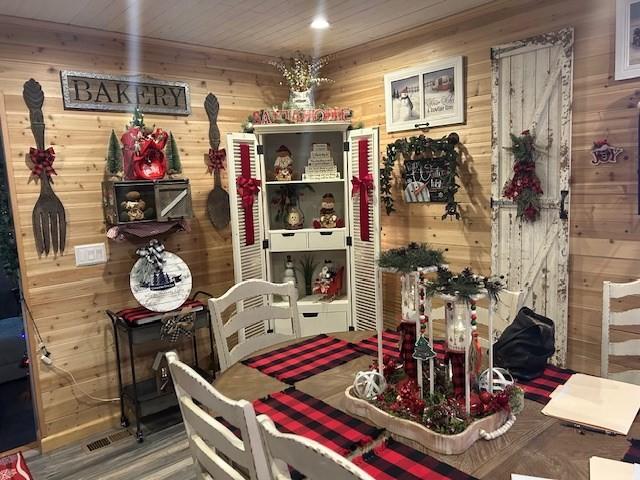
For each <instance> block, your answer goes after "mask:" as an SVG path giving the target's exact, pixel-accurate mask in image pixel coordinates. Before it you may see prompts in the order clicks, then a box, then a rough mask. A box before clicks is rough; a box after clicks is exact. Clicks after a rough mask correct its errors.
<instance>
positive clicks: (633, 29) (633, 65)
mask: <svg viewBox="0 0 640 480" xmlns="http://www.w3.org/2000/svg"><path fill="white" fill-rule="evenodd" d="M635 77H640V0H616V73H615V79H616V80H625V79H627V78H635Z"/></svg>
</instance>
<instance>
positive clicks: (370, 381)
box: [353, 370, 387, 400]
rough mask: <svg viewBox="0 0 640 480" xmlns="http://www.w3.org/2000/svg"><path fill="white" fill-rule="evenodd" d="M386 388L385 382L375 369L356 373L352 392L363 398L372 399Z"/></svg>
mask: <svg viewBox="0 0 640 480" xmlns="http://www.w3.org/2000/svg"><path fill="white" fill-rule="evenodd" d="M386 388H387V382H386V380H385V379H384V377H383V376H382V374H381V373H380V372H377V371H375V370H371V371H367V372H358V373H356V378H355V380H354V381H353V392H354V393H355V394H356V396H357V397H358V398H362V399H363V400H373V399H374V398H376V397H377V396H378V395H380V394H381V393H382V392H384V390H385V389H386Z"/></svg>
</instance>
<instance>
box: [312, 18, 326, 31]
mask: <svg viewBox="0 0 640 480" xmlns="http://www.w3.org/2000/svg"><path fill="white" fill-rule="evenodd" d="M311 28H315V29H316V30H324V29H326V28H329V22H327V19H326V18H324V17H316V18H314V19H313V22H311Z"/></svg>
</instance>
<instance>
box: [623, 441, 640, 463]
mask: <svg viewBox="0 0 640 480" xmlns="http://www.w3.org/2000/svg"><path fill="white" fill-rule="evenodd" d="M629 442H630V443H631V446H630V447H629V450H627V453H625V455H624V457H622V461H623V462H628V463H640V440H629Z"/></svg>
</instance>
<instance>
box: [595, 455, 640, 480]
mask: <svg viewBox="0 0 640 480" xmlns="http://www.w3.org/2000/svg"><path fill="white" fill-rule="evenodd" d="M589 479H590V480H640V465H638V464H637V463H626V462H619V461H617V460H609V459H608V458H600V457H591V458H590V459H589Z"/></svg>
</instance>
